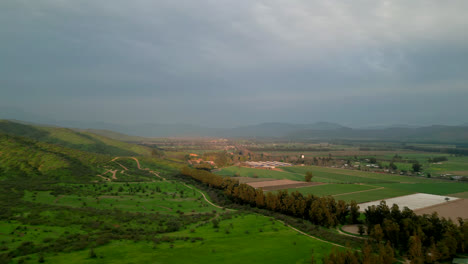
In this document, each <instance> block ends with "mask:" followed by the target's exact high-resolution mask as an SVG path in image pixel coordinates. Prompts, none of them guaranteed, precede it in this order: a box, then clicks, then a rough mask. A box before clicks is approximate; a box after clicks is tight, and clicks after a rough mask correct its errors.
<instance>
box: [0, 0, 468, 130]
mask: <svg viewBox="0 0 468 264" xmlns="http://www.w3.org/2000/svg"><path fill="white" fill-rule="evenodd" d="M467 10H468V1H466V0H460V1H440V0H423V1H417V0H414V1H408V0H402V1H375V0H369V1H359V0H357V1H332V0H326V1H325V0H324V1H314V0H304V1H294V0H262V1H255V0H245V1H244V0H232V1H231V0H229V1H227V0H197V1H193V0H176V1H175V0H167V1H165V0H153V1H150V0H134V1H127V0H107V1H104V0H69V1H67V0H1V1H0V91H1V93H0V106H1V107H3V109H10V110H11V109H16V110H14V111H20V110H22V111H25V112H27V113H32V114H35V115H38V116H46V117H49V118H52V119H57V120H76V121H105V122H111V123H140V122H145V123H192V124H201V125H207V126H212V127H232V126H238V125H246V124H255V123H261V122H272V121H281V122H289V123H313V122H316V121H330V122H338V123H341V124H344V125H351V126H353V125H354V126H361V125H373V124H396V123H397V124H402V123H407V124H460V123H466V122H468V117H467V115H466V114H467V113H468V31H467V30H468V17H467V16H466V11H467Z"/></svg>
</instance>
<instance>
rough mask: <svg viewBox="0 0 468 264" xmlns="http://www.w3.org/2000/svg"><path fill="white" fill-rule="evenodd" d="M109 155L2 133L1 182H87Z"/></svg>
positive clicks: (0, 135)
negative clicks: (14, 180) (3, 180)
mask: <svg viewBox="0 0 468 264" xmlns="http://www.w3.org/2000/svg"><path fill="white" fill-rule="evenodd" d="M110 159H111V157H110V156H108V155H102V154H95V153H89V152H84V151H79V150H75V149H70V148H65V147H62V146H59V145H54V144H49V143H45V142H39V141H35V140H32V139H29V138H25V137H18V136H12V135H7V134H0V179H16V180H18V179H23V180H26V181H34V180H49V181H61V182H87V181H89V180H90V179H91V178H93V177H95V176H96V174H97V171H98V169H97V164H99V163H102V162H106V161H109V160H110Z"/></svg>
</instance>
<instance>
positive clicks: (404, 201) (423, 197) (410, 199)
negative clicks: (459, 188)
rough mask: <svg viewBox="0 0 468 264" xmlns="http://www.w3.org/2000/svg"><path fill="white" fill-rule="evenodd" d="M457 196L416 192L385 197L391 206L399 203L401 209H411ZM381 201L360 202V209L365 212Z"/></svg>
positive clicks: (431, 204)
mask: <svg viewBox="0 0 468 264" xmlns="http://www.w3.org/2000/svg"><path fill="white" fill-rule="evenodd" d="M458 199H459V198H456V197H448V196H441V195H433V194H426V193H416V194H412V195H406V196H401V197H396V198H390V199H385V201H386V203H387V205H388V206H389V207H391V206H392V205H393V204H397V205H398V206H399V207H400V208H401V209H403V208H404V207H408V208H409V209H411V210H416V209H421V208H426V207H429V206H434V205H438V204H443V203H447V201H454V200H458ZM379 204H380V201H373V202H368V203H361V204H359V207H360V211H361V212H364V210H365V209H367V207H369V206H373V205H379Z"/></svg>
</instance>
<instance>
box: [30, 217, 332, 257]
mask: <svg viewBox="0 0 468 264" xmlns="http://www.w3.org/2000/svg"><path fill="white" fill-rule="evenodd" d="M164 236H165V237H166V239H165V240H169V239H168V238H171V237H172V238H176V237H187V239H185V238H184V239H182V240H175V241H173V242H170V241H168V242H159V243H154V242H138V243H135V242H133V241H125V240H123V241H114V242H111V243H110V244H107V245H104V246H100V247H97V248H96V249H95V253H96V255H97V258H95V259H93V258H90V257H89V249H86V250H81V251H76V252H70V253H59V254H46V255H45V256H44V259H45V260H46V263H67V264H68V263H187V262H190V263H310V259H311V256H312V252H313V254H314V257H315V259H316V260H320V259H321V258H322V257H323V256H324V255H325V254H328V253H329V252H330V251H331V248H332V246H331V245H330V244H327V243H324V242H320V241H318V240H315V239H312V238H309V237H306V236H304V235H301V234H298V233H297V232H295V231H294V230H291V229H289V228H288V227H286V226H284V225H283V224H281V223H280V222H278V221H271V220H270V218H268V217H265V216H259V215H253V214H247V215H240V214H234V216H233V218H232V219H225V220H222V221H221V222H220V224H219V228H218V229H215V228H213V226H212V224H211V223H207V224H204V225H201V226H198V227H197V225H194V226H192V227H188V228H187V229H186V230H184V231H179V232H174V233H169V234H164ZM155 238H159V239H161V238H162V236H157V237H155ZM192 238H201V239H202V240H194V239H192ZM37 258H38V255H37V254H35V255H33V256H32V258H31V260H30V261H28V262H26V263H37ZM129 260H131V261H130V262H129ZM318 263H321V262H320V261H318Z"/></svg>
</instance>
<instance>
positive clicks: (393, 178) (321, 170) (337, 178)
mask: <svg viewBox="0 0 468 264" xmlns="http://www.w3.org/2000/svg"><path fill="white" fill-rule="evenodd" d="M283 170H285V171H288V172H292V173H297V175H305V173H306V172H307V171H310V172H312V173H313V175H314V177H313V178H312V180H313V181H322V182H323V181H325V180H328V181H329V182H335V183H374V184H375V183H393V182H434V180H431V179H426V178H422V177H409V176H401V175H394V174H384V173H374V172H367V171H360V170H347V169H336V168H326V167H318V166H294V167H285V168H283Z"/></svg>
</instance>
